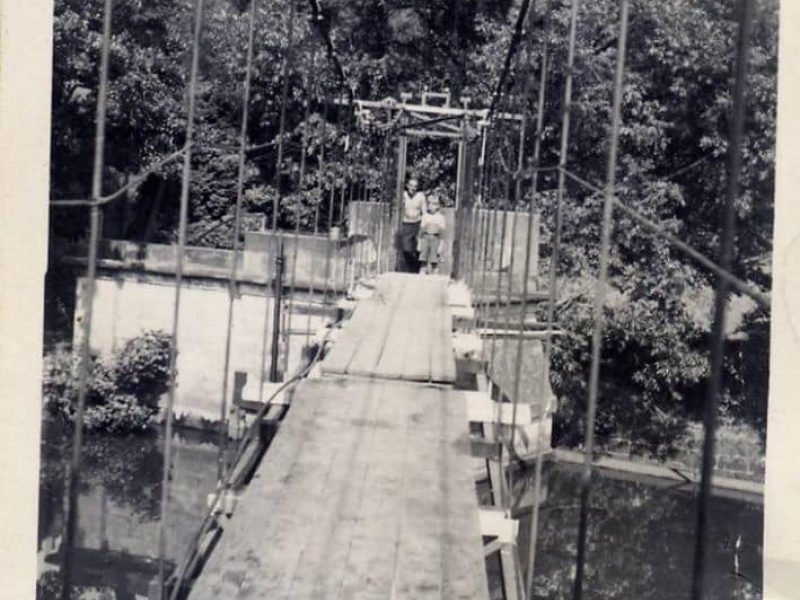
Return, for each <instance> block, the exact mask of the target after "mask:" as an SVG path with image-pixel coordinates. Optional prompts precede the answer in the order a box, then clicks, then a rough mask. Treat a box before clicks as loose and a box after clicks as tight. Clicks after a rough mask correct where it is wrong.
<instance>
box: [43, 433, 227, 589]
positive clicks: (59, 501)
mask: <svg viewBox="0 0 800 600" xmlns="http://www.w3.org/2000/svg"><path fill="white" fill-rule="evenodd" d="M42 437H43V440H42V446H41V450H42V463H41V475H40V485H41V489H40V498H39V535H38V544H39V545H38V548H39V580H38V581H39V586H38V594H37V598H38V599H39V600H50V599H51V598H52V599H55V598H57V597H58V590H59V586H60V578H59V568H58V567H59V555H58V548H59V546H60V542H61V534H62V528H63V523H64V510H63V503H64V501H63V498H64V493H65V490H66V483H67V482H66V473H67V471H68V462H69V456H70V445H69V444H70V438H69V433H68V432H67V431H65V430H64V428H63V427H60V426H59V425H58V424H56V423H50V422H48V423H45V426H44V430H43V436H42ZM214 438H215V436H213V435H204V434H200V433H198V432H196V431H185V430H184V431H179V432H178V433H176V435H175V438H174V440H173V457H174V462H173V470H172V483H171V486H170V494H171V500H170V506H169V514H168V521H169V528H168V536H167V538H166V551H165V555H166V559H167V561H169V563H170V564H172V565H174V564H175V563H177V562H179V561H181V560H182V558H183V556H184V554H185V552H186V550H187V549H188V547H189V545H190V544H191V542H192V539H193V536H194V535H195V533H196V532H197V530H198V528H199V527H200V525H201V522H202V520H203V518H204V516H205V513H206V511H207V508H206V497H207V494H208V493H211V492H213V491H214V489H215V486H216V477H217V446H216V445H215V444H214V442H213V440H214ZM84 439H85V444H84V455H83V456H84V462H83V475H82V480H81V488H80V496H79V501H78V525H77V538H76V539H77V543H76V550H75V552H74V554H73V557H74V563H73V564H74V567H73V572H74V575H73V582H74V583H75V593H74V597H75V598H76V599H80V600H89V599H95V598H99V599H102V600H111V599H116V600H140V599H146V598H147V593H148V586H149V583H150V581H151V580H152V579H153V578H154V577H155V576H156V575H157V574H158V538H159V521H160V513H161V487H162V476H163V460H164V459H163V452H162V447H163V439H162V435H161V433H160V431H159V432H153V433H151V434H149V435H145V436H131V437H125V438H120V437H116V436H109V435H94V434H92V435H89V436H86V437H85V438H84Z"/></svg>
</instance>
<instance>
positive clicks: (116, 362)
mask: <svg viewBox="0 0 800 600" xmlns="http://www.w3.org/2000/svg"><path fill="white" fill-rule="evenodd" d="M169 347H170V337H169V336H168V335H167V334H166V333H164V332H157V331H156V332H146V333H144V334H143V335H141V336H139V337H136V338H133V339H131V340H129V341H128V342H127V343H126V344H125V346H124V347H123V348H122V350H121V351H119V352H118V353H117V354H116V355H114V356H113V357H111V358H104V357H101V356H97V355H93V356H91V357H90V358H89V360H90V364H89V370H88V379H87V393H86V403H85V407H84V415H83V421H84V427H86V428H87V429H88V430H90V431H92V430H94V431H110V432H119V433H123V432H132V431H142V430H145V429H146V428H147V427H148V426H149V423H150V420H151V418H152V417H153V416H154V415H155V414H156V413H157V412H158V400H159V397H160V396H161V395H162V394H163V393H164V392H166V390H167V386H168V383H169ZM44 365H45V368H44V383H43V395H44V401H45V407H46V408H47V409H48V410H49V411H50V413H52V414H54V415H58V416H59V417H61V418H63V419H65V420H68V421H74V419H75V413H76V410H77V402H78V380H77V379H78V370H79V357H78V355H77V354H75V353H73V352H72V351H71V350H70V349H68V348H67V347H66V346H65V345H63V344H60V345H57V346H56V347H55V348H54V349H53V350H52V351H51V352H50V353H48V354H47V355H46V356H45V361H44Z"/></svg>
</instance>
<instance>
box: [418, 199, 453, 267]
mask: <svg viewBox="0 0 800 600" xmlns="http://www.w3.org/2000/svg"><path fill="white" fill-rule="evenodd" d="M446 226H447V225H446V223H445V220H444V213H442V211H441V208H440V205H439V198H438V197H437V196H435V195H431V197H430V198H428V202H427V206H426V211H425V212H424V213H423V215H422V221H421V223H420V227H419V252H420V256H419V260H420V263H421V265H422V268H421V269H420V273H427V274H430V273H436V272H437V271H438V269H439V262H440V260H441V256H442V249H443V248H444V232H445V228H446Z"/></svg>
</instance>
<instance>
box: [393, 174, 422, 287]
mask: <svg viewBox="0 0 800 600" xmlns="http://www.w3.org/2000/svg"><path fill="white" fill-rule="evenodd" d="M426 210H427V199H426V198H425V194H423V193H422V192H421V191H419V180H418V179H417V178H416V177H413V176H412V177H409V179H408V181H407V182H406V189H405V190H404V191H403V215H402V221H401V223H400V231H399V232H398V252H397V270H398V271H401V272H404V273H419V267H420V264H419V252H418V249H417V238H418V237H419V227H420V223H421V222H422V215H423V214H425V211H426Z"/></svg>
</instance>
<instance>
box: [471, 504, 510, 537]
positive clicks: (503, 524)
mask: <svg viewBox="0 0 800 600" xmlns="http://www.w3.org/2000/svg"><path fill="white" fill-rule="evenodd" d="M478 516H479V518H480V523H481V535H484V536H487V537H496V538H498V539H499V540H500V541H501V542H504V543H507V544H515V543H516V542H517V533H518V532H519V521H517V520H516V519H511V518H509V517H507V516H506V513H505V511H504V510H503V509H501V508H488V507H484V508H481V509H480V511H479V513H478Z"/></svg>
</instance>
